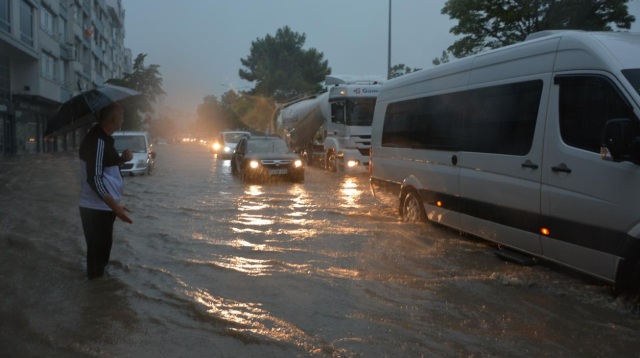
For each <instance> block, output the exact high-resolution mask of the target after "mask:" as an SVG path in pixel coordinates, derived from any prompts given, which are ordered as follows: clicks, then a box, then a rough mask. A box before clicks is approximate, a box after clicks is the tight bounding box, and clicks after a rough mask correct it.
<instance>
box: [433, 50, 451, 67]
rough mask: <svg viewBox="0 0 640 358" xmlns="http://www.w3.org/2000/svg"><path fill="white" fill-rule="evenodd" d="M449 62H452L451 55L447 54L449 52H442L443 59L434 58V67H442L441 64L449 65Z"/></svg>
mask: <svg viewBox="0 0 640 358" xmlns="http://www.w3.org/2000/svg"><path fill="white" fill-rule="evenodd" d="M449 61H450V60H449V54H448V53H447V51H442V57H440V58H437V57H436V58H434V59H433V65H434V66H438V65H441V64H443V63H447V62H449Z"/></svg>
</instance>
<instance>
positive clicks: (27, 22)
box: [20, 1, 33, 46]
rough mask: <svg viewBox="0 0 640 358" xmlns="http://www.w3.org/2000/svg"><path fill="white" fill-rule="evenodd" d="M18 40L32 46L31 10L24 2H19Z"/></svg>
mask: <svg viewBox="0 0 640 358" xmlns="http://www.w3.org/2000/svg"><path fill="white" fill-rule="evenodd" d="M20 40H21V41H22V42H24V43H26V44H27V45H29V46H33V8H32V7H31V5H29V4H27V3H26V2H24V1H21V2H20Z"/></svg>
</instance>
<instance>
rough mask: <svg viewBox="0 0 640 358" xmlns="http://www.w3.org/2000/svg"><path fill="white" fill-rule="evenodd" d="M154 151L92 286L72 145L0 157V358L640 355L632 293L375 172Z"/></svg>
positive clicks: (185, 148) (128, 191)
mask: <svg viewBox="0 0 640 358" xmlns="http://www.w3.org/2000/svg"><path fill="white" fill-rule="evenodd" d="M157 152H158V158H157V161H156V171H155V172H154V173H153V174H152V175H151V176H149V177H146V176H136V177H126V178H125V196H124V198H123V200H124V201H123V203H124V204H125V205H127V206H128V207H129V208H130V209H132V210H133V213H132V214H131V217H132V219H133V221H134V224H133V225H127V224H124V223H122V222H121V221H118V222H117V223H116V229H115V233H114V246H113V250H112V254H111V265H110V267H109V268H108V271H109V276H108V277H105V278H102V279H98V280H93V281H88V280H87V279H86V278H85V273H84V268H85V266H84V265H85V261H84V260H85V256H84V255H85V243H84V237H83V234H82V228H81V224H80V218H79V212H78V208H77V202H78V193H79V187H80V183H79V172H78V170H79V163H78V160H77V159H76V154H75V153H63V154H57V155H36V156H32V157H28V158H22V159H9V160H2V161H0V356H1V357H23V356H24V357H30V356H31V357H42V356H65V357H178V356H179V357H205V356H206V357H303V356H319V357H320V356H335V357H441V356H442V357H640V351H638V337H639V334H640V319H639V318H638V316H637V314H638V312H637V309H636V307H635V304H637V303H634V301H633V299H631V297H627V296H626V295H621V296H616V295H614V293H613V291H612V290H611V288H610V287H608V286H606V285H604V284H603V283H601V282H598V281H593V280H591V279H589V278H587V277H585V276H582V275H579V274H575V273H573V272H571V271H568V270H565V269H562V268H560V267H558V266H554V265H547V264H543V265H541V266H536V267H519V266H516V265H513V264H509V263H504V262H502V261H499V260H498V259H497V258H496V257H495V255H494V254H493V251H494V250H495V248H494V247H493V246H492V245H490V244H488V243H486V242H483V241H479V240H476V239H474V238H471V237H466V236H460V235H459V233H458V232H456V231H452V230H450V229H446V228H443V227H440V226H435V225H433V224H407V223H403V222H401V221H399V219H398V218H397V215H396V214H395V213H394V212H393V210H392V209H389V208H384V207H381V206H379V204H378V203H377V202H376V201H375V199H374V198H373V197H372V196H371V193H370V191H369V186H368V177H367V176H366V175H364V174H363V175H341V174H334V173H328V172H323V171H319V170H317V169H314V168H310V169H308V170H307V174H306V181H305V183H303V184H293V183H288V182H273V183H251V184H243V183H241V182H240V181H239V180H238V179H237V178H235V177H233V176H232V175H231V168H230V166H229V161H222V160H217V159H216V158H215V156H214V155H212V154H210V153H209V152H208V150H207V148H206V147H202V146H196V145H171V146H164V147H160V148H158V151H157Z"/></svg>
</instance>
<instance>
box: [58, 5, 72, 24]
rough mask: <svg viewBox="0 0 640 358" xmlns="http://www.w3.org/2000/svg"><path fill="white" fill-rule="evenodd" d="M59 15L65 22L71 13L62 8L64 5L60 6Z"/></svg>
mask: <svg viewBox="0 0 640 358" xmlns="http://www.w3.org/2000/svg"><path fill="white" fill-rule="evenodd" d="M58 14H59V15H60V16H61V17H62V18H63V19H65V20H68V19H69V12H68V11H67V9H66V8H65V7H64V6H62V4H60V6H58Z"/></svg>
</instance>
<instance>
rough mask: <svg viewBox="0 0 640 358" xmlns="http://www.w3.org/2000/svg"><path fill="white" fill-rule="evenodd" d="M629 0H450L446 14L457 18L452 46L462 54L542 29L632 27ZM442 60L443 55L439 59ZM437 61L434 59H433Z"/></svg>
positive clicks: (511, 41)
mask: <svg viewBox="0 0 640 358" xmlns="http://www.w3.org/2000/svg"><path fill="white" fill-rule="evenodd" d="M628 2H629V0H447V2H446V3H445V5H444V8H443V9H442V14H443V15H449V18H451V19H456V20H458V24H457V25H456V26H454V27H452V28H451V30H450V31H449V32H451V33H453V34H455V35H462V38H460V39H458V40H457V41H455V42H454V44H453V45H451V46H449V48H448V50H449V52H451V54H452V55H453V56H454V57H457V58H461V57H465V56H468V55H473V54H476V53H479V52H481V51H483V50H485V49H495V48H499V47H503V46H507V45H511V44H514V43H517V42H521V41H524V40H525V38H526V37H527V35H529V34H531V33H534V32H538V31H543V30H586V31H612V27H611V24H615V25H616V26H617V27H618V28H620V29H629V28H631V24H632V23H633V22H634V21H635V17H634V16H633V15H629V8H628V6H627V3H628ZM438 60H439V61H440V62H442V61H441V60H440V59H438ZM435 62H436V61H435V60H434V63H435Z"/></svg>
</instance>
